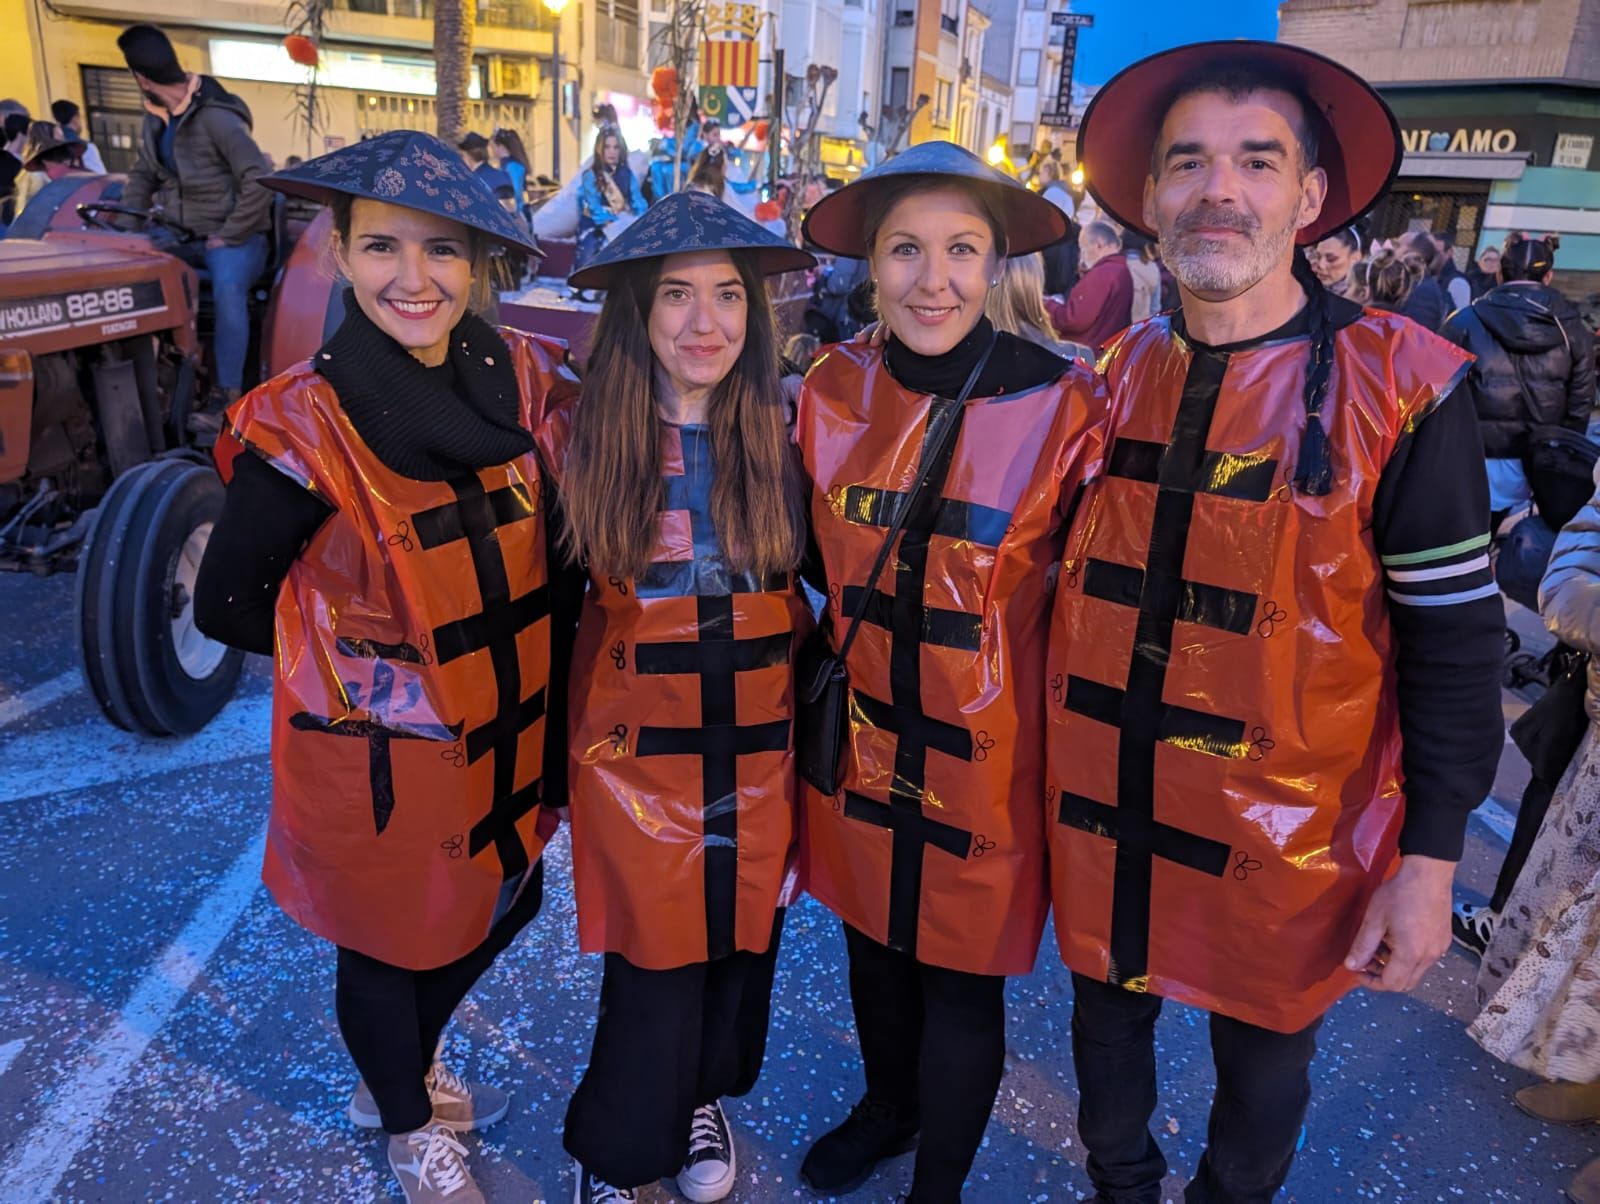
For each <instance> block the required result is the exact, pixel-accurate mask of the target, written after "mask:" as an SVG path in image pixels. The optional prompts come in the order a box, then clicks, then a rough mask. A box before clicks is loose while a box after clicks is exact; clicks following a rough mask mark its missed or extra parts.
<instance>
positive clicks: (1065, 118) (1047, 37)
mask: <svg viewBox="0 0 1600 1204" xmlns="http://www.w3.org/2000/svg"><path fill="white" fill-rule="evenodd" d="M1071 11H1072V5H1071V4H1070V3H1067V2H1066V0H1021V7H1020V11H1019V13H1018V18H1017V39H1016V42H1017V52H1016V54H1017V60H1016V75H1015V80H1016V83H1015V86H1014V88H1013V89H1012V100H1011V121H1010V126H1009V138H1010V143H1011V156H1012V158H1013V159H1015V160H1017V162H1019V163H1020V162H1022V161H1024V160H1025V159H1026V158H1027V157H1028V155H1029V154H1030V153H1031V152H1032V151H1033V150H1034V148H1036V147H1040V146H1043V145H1044V144H1045V143H1050V144H1051V145H1052V146H1056V147H1062V148H1063V149H1064V153H1065V154H1066V156H1067V158H1068V159H1069V160H1070V158H1071V153H1070V148H1071V145H1072V140H1073V138H1074V136H1075V134H1076V123H1077V118H1078V116H1080V115H1081V113H1082V106H1081V104H1078V103H1075V102H1073V101H1070V100H1069V101H1068V102H1067V103H1065V104H1063V103H1062V100H1063V97H1062V96H1061V92H1060V85H1061V55H1062V48H1063V46H1064V44H1065V42H1066V30H1065V29H1064V28H1063V27H1061V26H1059V25H1052V24H1051V17H1052V16H1053V15H1054V14H1056V13H1066V12H1071ZM1080 91H1081V89H1080Z"/></svg>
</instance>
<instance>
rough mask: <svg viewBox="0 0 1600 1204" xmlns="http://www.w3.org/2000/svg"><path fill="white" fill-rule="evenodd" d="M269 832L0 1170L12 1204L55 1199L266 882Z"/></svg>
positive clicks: (242, 857) (221, 884)
mask: <svg viewBox="0 0 1600 1204" xmlns="http://www.w3.org/2000/svg"><path fill="white" fill-rule="evenodd" d="M265 845H266V832H265V830H263V831H262V832H260V833H259V834H258V835H257V836H256V838H255V839H254V840H252V841H251V842H250V844H249V846H248V847H247V848H246V849H245V850H244V852H243V853H241V854H239V858H238V860H237V861H235V862H234V863H233V865H232V866H231V867H230V868H229V869H228V872H227V873H226V874H224V875H223V876H222V878H221V879H220V880H219V881H218V882H217V884H216V886H214V887H213V888H212V890H211V893H210V894H209V895H207V896H206V897H205V899H204V900H203V901H202V902H201V904H200V907H199V909H198V910H197V911H196V912H195V913H194V918H193V919H191V920H190V921H189V923H188V926H187V927H185V928H184V930H183V931H182V932H180V933H179V934H178V936H177V938H176V939H175V940H174V941H173V942H172V944H170V945H168V946H167V947H166V949H164V950H163V951H162V953H161V956H160V957H159V958H158V959H157V960H156V962H155V964H154V965H153V966H151V967H150V968H149V969H148V970H146V971H145V974H144V977H143V978H142V979H140V981H139V985H138V986H137V987H136V988H135V989H134V992H133V996H132V998H130V999H129V1000H128V1003H127V1006H125V1007H124V1008H123V1009H122V1011H121V1013H120V1014H119V1015H118V1016H117V1018H116V1019H115V1020H114V1021H113V1022H112V1024H111V1027H110V1028H108V1029H107V1030H106V1031H105V1032H104V1033H102V1034H101V1036H100V1039H99V1040H97V1041H96V1042H95V1043H94V1045H93V1046H92V1047H90V1048H89V1049H88V1050H87V1051H86V1052H85V1053H84V1054H83V1056H82V1057H81V1058H79V1060H78V1063H77V1065H76V1066H75V1067H74V1068H73V1070H72V1071H71V1073H70V1074H68V1076H67V1077H66V1079H65V1080H64V1081H62V1082H59V1083H56V1084H55V1085H54V1087H53V1089H52V1090H51V1092H50V1098H51V1102H50V1104H49V1105H48V1106H47V1107H46V1108H45V1110H44V1113H43V1115H42V1116H41V1117H40V1118H39V1121H38V1123H37V1124H35V1125H34V1126H33V1128H32V1129H31V1130H29V1131H28V1133H27V1134H26V1135H24V1136H23V1137H22V1139H21V1140H20V1141H18V1143H17V1145H16V1147H15V1149H14V1151H13V1153H12V1155H11V1157H10V1158H9V1159H8V1160H7V1161H6V1164H5V1166H4V1167H0V1183H4V1184H5V1185H6V1199H7V1201H8V1202H9V1204H31V1202H32V1201H35V1200H39V1201H43V1200H48V1199H50V1198H51V1197H52V1196H53V1195H54V1194H55V1190H56V1185H57V1184H58V1183H60V1182H61V1176H63V1175H64V1174H66V1173H67V1170H68V1169H69V1168H70V1167H71V1166H72V1161H73V1159H74V1158H76V1157H77V1156H78V1153H79V1151H80V1150H82V1149H83V1147H84V1146H85V1145H86V1144H87V1143H88V1141H89V1139H90V1138H91V1137H93V1136H94V1133H95V1128H96V1126H97V1125H98V1124H99V1123H100V1122H101V1120H102V1118H103V1117H104V1116H105V1114H106V1111H107V1109H109V1108H110V1106H111V1103H112V1101H113V1099H115V1097H116V1094H117V1092H118V1090H120V1089H121V1087H122V1085H123V1084H124V1083H126V1082H127V1081H128V1076H129V1074H131V1073H132V1071H133V1068H134V1066H135V1064H137V1062H138V1061H139V1059H140V1058H141V1057H142V1056H143V1055H144V1051H145V1050H146V1049H147V1048H149V1045H150V1042H151V1041H153V1040H155V1038H156V1035H157V1034H158V1033H159V1032H160V1031H161V1028H162V1026H163V1025H164V1024H166V1022H167V1020H168V1019H169V1018H170V1017H171V1016H172V1013H173V1012H174V1011H176V1010H177V1008H178V1005H179V1004H180V1003H182V1002H183V1000H184V997H185V996H187V995H188V993H189V988H190V986H192V985H193V983H194V980H195V979H196V978H197V977H198V976H199V974H200V972H201V971H202V970H203V969H205V965H206V962H208V961H210V960H211V955H212V954H213V953H215V952H216V951H217V946H218V945H220V944H221V943H222V941H223V938H224V937H226V936H227V935H228V933H229V931H230V930H231V929H232V928H233V926H234V924H235V923H236V922H237V921H238V919H239V917H240V916H241V915H242V914H243V913H244V909H245V908H246V907H247V906H248V905H249V903H250V900H251V898H252V897H253V896H254V895H255V893H256V886H257V885H258V883H259V882H260V879H261V854H262V850H263V848H264V847H265Z"/></svg>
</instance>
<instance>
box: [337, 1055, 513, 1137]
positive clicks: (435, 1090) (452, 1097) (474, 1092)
mask: <svg viewBox="0 0 1600 1204" xmlns="http://www.w3.org/2000/svg"><path fill="white" fill-rule="evenodd" d="M427 1086H428V1100H429V1102H430V1103H432V1104H433V1119H432V1120H431V1121H429V1122H428V1123H429V1124H443V1125H449V1126H450V1127H451V1128H452V1129H455V1130H456V1131H457V1132H459V1133H470V1132H471V1131H473V1130H474V1129H486V1128H488V1127H489V1126H490V1125H492V1124H494V1122H495V1121H497V1120H499V1119H500V1118H501V1117H503V1116H504V1115H505V1114H506V1110H507V1109H508V1108H509V1107H510V1106H511V1097H510V1096H509V1095H507V1094H506V1093H505V1092H504V1091H502V1090H500V1088H498V1087H491V1086H489V1085H488V1084H487V1083H469V1082H467V1081H466V1080H465V1079H463V1078H462V1077H461V1076H460V1075H458V1074H457V1073H456V1072H455V1071H453V1070H451V1069H450V1068H449V1067H448V1066H446V1065H445V1064H444V1063H443V1062H440V1061H437V1060H436V1061H435V1062H434V1064H433V1065H432V1066H431V1067H430V1068H429V1069H428V1078H427ZM350 1123H351V1124H353V1125H355V1126H356V1127H357V1128H358V1129H381V1128H383V1117H382V1116H380V1115H379V1114H378V1102H377V1101H376V1100H375V1099H373V1098H372V1090H371V1088H369V1087H368V1086H367V1084H366V1080H364V1079H363V1080H361V1081H359V1082H357V1083H356V1090H355V1094H354V1095H353V1096H351V1097H350Z"/></svg>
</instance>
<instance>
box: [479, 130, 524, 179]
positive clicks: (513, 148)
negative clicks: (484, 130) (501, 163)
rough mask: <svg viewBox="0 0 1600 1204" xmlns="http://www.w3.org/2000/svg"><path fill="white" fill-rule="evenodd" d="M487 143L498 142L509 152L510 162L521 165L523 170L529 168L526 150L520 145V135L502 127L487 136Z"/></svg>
mask: <svg viewBox="0 0 1600 1204" xmlns="http://www.w3.org/2000/svg"><path fill="white" fill-rule="evenodd" d="M489 141H490V142H498V143H499V144H500V145H501V146H503V147H505V148H506V149H507V150H508V151H510V152H511V159H512V162H514V163H520V164H522V167H523V170H524V171H526V170H527V168H528V166H529V164H528V149H527V147H525V146H523V145H522V135H521V134H519V133H517V131H516V130H513V129H508V128H506V127H504V126H502V127H501V128H500V129H498V130H496V131H495V132H494V133H492V134H490V135H489Z"/></svg>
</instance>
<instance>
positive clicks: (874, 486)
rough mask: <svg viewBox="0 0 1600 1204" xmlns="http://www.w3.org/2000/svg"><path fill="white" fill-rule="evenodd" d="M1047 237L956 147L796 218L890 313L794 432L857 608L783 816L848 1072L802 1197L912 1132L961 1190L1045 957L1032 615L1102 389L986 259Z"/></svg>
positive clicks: (1059, 232)
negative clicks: (834, 783)
mask: <svg viewBox="0 0 1600 1204" xmlns="http://www.w3.org/2000/svg"><path fill="white" fill-rule="evenodd" d="M1065 233H1066V220H1065V218H1064V217H1062V215H1061V212H1060V210H1059V209H1057V208H1056V207H1055V205H1053V204H1052V203H1051V202H1049V201H1047V200H1045V199H1043V198H1042V197H1040V196H1038V195H1036V194H1034V193H1032V192H1029V191H1028V190H1026V189H1024V188H1022V187H1021V186H1020V185H1018V184H1017V183H1016V181H1014V180H1012V179H1010V178H1009V177H1007V176H1004V175H1002V174H1001V173H999V172H997V171H995V170H993V169H992V168H990V167H988V166H986V165H985V164H984V163H982V162H981V161H980V160H979V159H978V158H977V157H976V156H974V155H972V154H971V153H969V152H968V151H965V150H963V149H961V148H960V147H957V146H954V145H952V144H950V143H948V142H932V143H923V144H921V145H919V146H914V147H912V148H911V149H910V150H908V151H906V152H904V153H903V154H901V155H898V156H896V157H895V158H894V159H892V160H890V161H889V163H887V164H885V165H884V166H882V167H879V168H877V169H875V170H874V171H872V172H869V173H868V174H867V175H865V176H863V177H862V178H861V179H860V180H858V181H857V182H855V183H853V184H851V185H849V186H848V187H846V188H843V189H841V190H839V191H838V192H836V193H834V194H833V195H831V196H830V197H828V198H826V199H824V200H822V201H820V202H819V203H818V204H817V205H816V206H815V207H813V208H812V210H811V212H810V214H809V215H808V217H807V219H806V234H807V236H808V237H809V238H810V239H811V241H812V242H814V243H815V244H817V245H818V246H821V247H823V248H825V249H827V250H829V251H833V252H835V253H836V254H840V255H847V256H851V257H854V258H858V259H866V260H868V261H869V262H870V265H871V271H872V276H873V280H874V282H875V284H876V287H877V295H878V309H879V312H880V314H881V315H882V318H883V323H884V325H885V327H886V328H887V330H888V339H887V342H886V343H885V344H884V345H883V346H881V347H878V346H869V345H867V344H865V343H851V344H842V345H840V346H837V347H833V348H830V349H829V350H828V351H827V352H826V353H825V354H824V355H823V357H822V358H821V359H820V360H818V361H817V363H816V365H815V366H814V367H813V368H812V370H811V372H810V374H809V375H808V376H807V377H806V381H805V385H804V387H803V388H802V389H801V392H800V399H799V416H798V419H797V425H796V437H797V439H798V442H799V445H800V449H801V453H802V456H803V458H804V460H805V467H806V470H807V473H808V475H809V477H810V479H811V482H812V497H811V519H812V525H813V529H814V535H815V540H816V543H817V545H818V547H819V549H820V553H821V562H822V564H821V568H822V570H823V575H824V576H825V577H826V582H825V584H826V589H827V594H828V609H827V618H828V621H829V623H830V624H831V629H832V638H833V643H834V646H835V648H838V647H841V646H843V643H844V641H845V640H846V639H847V638H848V633H849V630H850V627H851V624H852V621H853V620H857V619H859V625H858V627H857V628H856V638H855V639H854V640H853V641H851V642H850V644H849V647H848V649H846V656H845V659H846V662H847V667H848V670H849V675H850V682H849V685H850V699H849V732H848V737H847V741H846V748H845V752H844V758H843V766H844V773H843V782H842V788H841V789H840V790H839V791H838V792H837V793H836V794H833V795H831V796H830V795H827V794H824V793H822V792H821V791H820V790H816V789H808V790H807V791H806V792H805V801H804V809H805V810H804V816H805V822H804V824H803V825H802V842H803V843H802V865H803V868H804V870H805V873H806V875H807V888H808V889H809V890H810V891H811V893H812V894H814V895H815V896H816V897H817V898H818V899H820V900H821V901H822V902H823V903H825V904H826V905H827V906H828V907H829V908H830V909H831V910H832V911H833V912H834V913H835V914H836V915H838V916H839V918H840V919H841V920H843V921H844V926H845V942H846V946H847V948H848V951H849V958H850V998H851V1002H852V1004H853V1006H854V1009H855V1018H856V1030H857V1033H858V1035H859V1037H860V1041H861V1056H862V1061H863V1063H864V1067H865V1072H866V1088H867V1089H866V1095H865V1098H863V1099H862V1100H861V1101H860V1102H859V1103H858V1104H857V1105H856V1107H855V1108H854V1109H853V1110H852V1112H851V1114H850V1116H849V1118H848V1119H847V1120H845V1121H844V1123H843V1124H842V1125H840V1126H839V1127H838V1128H836V1129H834V1130H833V1131H832V1132H830V1133H828V1134H826V1135H825V1136H823V1137H822V1138H820V1139H819V1140H818V1141H817V1142H816V1143H815V1144H814V1145H813V1146H812V1147H811V1150H810V1152H809V1153H808V1154H807V1155H806V1159H805V1163H804V1165H803V1166H802V1168H801V1176H802V1178H803V1179H804V1180H805V1182H806V1183H808V1184H809V1185H810V1186H811V1187H813V1188H815V1189H817V1190H819V1191H829V1192H832V1191H840V1190H845V1189H847V1188H848V1187H850V1186H851V1185H853V1184H855V1183H857V1182H859V1181H861V1180H862V1179H864V1178H865V1177H866V1176H867V1175H869V1174H870V1173H871V1172H872V1169H873V1167H874V1166H875V1165H876V1164H877V1163H878V1162H879V1161H880V1160H881V1159H883V1158H885V1157H888V1156H890V1155H892V1154H896V1153H900V1152H902V1151H904V1150H906V1149H907V1148H909V1147H910V1146H911V1145H913V1144H916V1143H917V1142H918V1141H919V1140H920V1146H919V1148H918V1150H917V1159H916V1169H915V1173H914V1178H913V1183H912V1189H911V1197H910V1198H911V1199H912V1200H913V1201H915V1204H947V1202H948V1201H953V1200H958V1199H959V1198H960V1194H961V1186H962V1183H963V1181H964V1180H965V1178H966V1175H967V1171H968V1170H969V1168H970V1167H971V1165H972V1160H973V1157H974V1156H975V1155H976V1153H977V1150H978V1145H979V1143H980V1142H981V1141H982V1138H983V1131H984V1127H985V1126H986V1125H987V1123H988V1119H989V1112H990V1109H991V1107H992V1106H993V1103H994V1097H995V1093H996V1091H997V1090H998V1088H999V1085H1000V1075H1001V1070H1002V1063H1003V1061H1004V1056H1005V1000H1004V987H1005V975H1008V974H1026V973H1027V972H1028V971H1029V970H1030V969H1032V967H1033V963H1034V958H1035V956H1036V954H1037V951H1038V947H1039V937H1040V933H1041V931H1042V929H1043V925H1044V916H1045V909H1046V904H1047V899H1048V896H1047V890H1046V884H1045V866H1044V822H1043V816H1042V815H1041V813H1040V809H1039V796H1040V792H1041V791H1042V789H1043V785H1044V765H1043V763H1042V743H1043V734H1044V678H1043V673H1042V667H1043V658H1044V646H1045V635H1046V631H1045V625H1046V622H1047V620H1048V615H1049V599H1050V594H1051V590H1052V589H1053V587H1054V582H1055V566H1056V565H1057V563H1058V561H1059V556H1060V551H1061V548H1062V538H1063V535H1064V533H1065V521H1066V516H1067V515H1068V514H1069V513H1070V511H1071V509H1072V507H1073V505H1074V503H1075V501H1076V499H1077V497H1078V495H1079V492H1080V490H1081V486H1082V484H1083V482H1084V480H1085V479H1086V477H1088V476H1089V475H1091V474H1092V473H1093V472H1094V471H1095V470H1096V469H1097V466H1098V463H1099V454H1100V440H1101V426H1102V420H1103V415H1104V406H1103V404H1102V403H1101V400H1100V394H1099V391H1098V386H1097V384H1096V382H1095V380H1094V378H1093V377H1092V376H1091V375H1090V374H1089V373H1088V372H1086V371H1084V370H1083V369H1081V368H1076V367H1072V366H1070V365H1069V364H1068V363H1067V362H1066V361H1065V360H1062V359H1060V358H1059V357H1057V356H1055V355H1053V354H1051V353H1050V352H1049V351H1046V350H1045V349H1044V348H1042V347H1040V346H1038V345H1037V344H1035V343H1031V342H1028V341H1027V340H1024V339H1020V338H1017V337H1015V336H1013V335H1009V334H1004V333H997V332H996V331H995V329H994V327H993V326H991V325H990V323H989V321H988V320H987V319H986V318H985V317H984V316H983V315H984V302H985V300H986V298H987V297H988V294H989V290H990V289H992V288H994V287H996V285H997V284H998V281H999V277H1000V274H1001V271H1002V270H1003V267H1004V261H1005V257H1006V256H1007V255H1008V254H1015V255H1025V254H1029V253H1031V252H1033V251H1036V250H1038V249H1039V248H1040V247H1042V246H1045V245H1047V244H1049V243H1052V242H1054V241H1056V240H1058V239H1059V238H1061V237H1062V236H1063V235H1064V234H1065ZM919 483H920V484H919ZM899 520H903V521H899ZM886 540H887V541H889V545H890V546H888V547H887V548H886V542H885V541H886ZM885 551H892V553H893V555H892V556H888V557H887V560H886V563H887V564H888V565H889V566H892V568H890V569H885V570H884V571H883V572H882V573H881V575H879V577H878V578H877V579H874V577H873V573H872V567H873V564H874V562H875V560H877V559H878V558H879V556H880V553H882V552H885Z"/></svg>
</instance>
